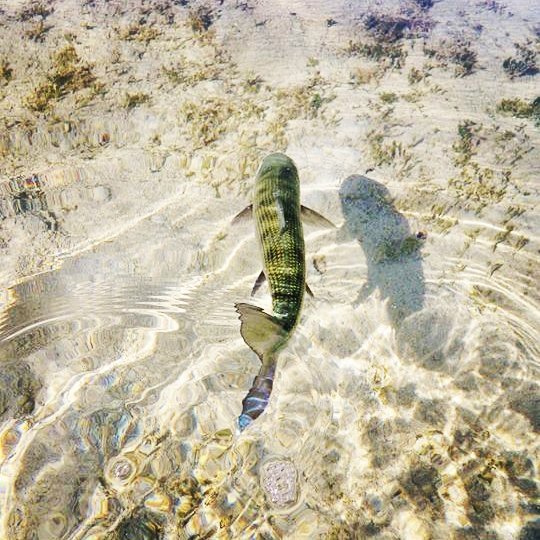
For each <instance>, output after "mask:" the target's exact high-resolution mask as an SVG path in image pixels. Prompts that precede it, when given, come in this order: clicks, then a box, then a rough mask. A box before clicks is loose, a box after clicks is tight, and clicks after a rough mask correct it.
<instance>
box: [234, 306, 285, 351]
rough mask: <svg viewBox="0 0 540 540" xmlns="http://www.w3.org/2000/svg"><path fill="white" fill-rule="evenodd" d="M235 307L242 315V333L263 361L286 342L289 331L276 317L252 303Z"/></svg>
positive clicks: (248, 344)
mask: <svg viewBox="0 0 540 540" xmlns="http://www.w3.org/2000/svg"><path fill="white" fill-rule="evenodd" d="M235 307H236V311H237V312H238V313H239V315H240V321H241V326H240V334H242V337H243V338H244V341H245V342H246V345H247V346H248V347H249V348H250V349H251V350H252V351H253V352H254V353H255V354H256V355H257V356H258V357H259V358H260V359H261V361H263V357H264V356H266V355H269V354H273V353H275V352H276V351H277V350H278V349H279V348H280V346H281V345H282V344H283V343H285V341H286V338H287V333H286V332H285V330H284V329H283V327H282V326H281V324H280V323H279V321H278V320H277V319H276V318H275V317H272V316H271V315H268V313H265V312H264V311H263V310H262V309H261V308H260V307H257V306H252V305H251V304H236V305H235Z"/></svg>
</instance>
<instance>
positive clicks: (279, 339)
mask: <svg viewBox="0 0 540 540" xmlns="http://www.w3.org/2000/svg"><path fill="white" fill-rule="evenodd" d="M236 311H238V313H239V315H240V321H241V326H240V333H241V334H242V337H243V338H244V341H245V342H246V344H247V345H248V346H249V347H250V348H251V350H252V351H253V352H255V354H256V355H257V356H258V357H259V359H260V360H261V363H262V365H261V369H260V370H259V373H258V374H257V376H256V377H255V379H253V384H252V385H251V388H250V390H249V392H248V393H247V395H246V397H245V398H244V399H243V401H242V414H240V416H239V418H238V427H239V428H240V431H243V430H244V429H245V428H246V427H247V426H249V425H250V424H251V422H253V420H255V419H256V418H258V417H259V416H260V415H261V414H262V413H263V412H264V410H265V409H266V406H267V405H268V402H269V401H270V394H271V392H272V385H273V384H274V373H275V367H276V353H277V352H278V351H279V350H280V349H281V348H282V347H283V345H285V343H286V341H287V339H288V336H289V334H288V332H287V331H286V330H285V329H284V328H283V326H282V324H281V322H280V321H279V319H277V318H276V317H273V316H272V315H269V314H268V313H265V312H264V311H263V310H262V309H261V308H260V307H257V306H253V305H251V304H236Z"/></svg>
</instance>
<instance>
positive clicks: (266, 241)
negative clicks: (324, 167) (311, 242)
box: [253, 154, 306, 337]
mask: <svg viewBox="0 0 540 540" xmlns="http://www.w3.org/2000/svg"><path fill="white" fill-rule="evenodd" d="M253 217H254V219H255V226H256V230H257V239H258V242H259V246H260V250H261V253H262V258H263V266H264V274H265V276H266V279H267V280H268V285H269V287H270V294H271V296H272V311H273V313H274V316H275V317H276V318H277V319H278V320H279V321H280V323H281V325H282V327H283V329H284V330H285V332H286V333H287V334H288V335H290V333H291V332H292V330H293V329H294V327H295V326H296V324H297V322H298V318H299V316H300V310H301V308H302V301H303V299H304V291H305V283H306V262H305V259H306V257H305V248H304V234H303V231H302V221H301V219H300V181H299V178H298V171H297V169H296V166H295V164H294V163H293V161H292V160H291V159H290V158H288V157H287V156H286V155H284V154H271V155H270V156H268V157H267V158H266V159H265V160H264V161H263V163H262V165H261V167H260V170H259V174H258V175H257V178H256V182H255V194H254V199H253ZM287 337H288V336H287Z"/></svg>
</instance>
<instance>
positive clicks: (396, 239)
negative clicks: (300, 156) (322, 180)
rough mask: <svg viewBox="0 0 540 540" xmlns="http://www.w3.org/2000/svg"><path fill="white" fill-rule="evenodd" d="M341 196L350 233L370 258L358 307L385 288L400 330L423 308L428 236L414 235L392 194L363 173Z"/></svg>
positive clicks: (343, 187)
mask: <svg viewBox="0 0 540 540" xmlns="http://www.w3.org/2000/svg"><path fill="white" fill-rule="evenodd" d="M339 198H340V201H341V208H342V211H343V216H344V217H345V225H344V227H345V228H346V230H347V232H348V233H349V234H350V235H351V236H352V237H354V238H356V239H357V240H358V241H359V243H360V245H361V247H362V249H363V251H364V254H365V257H366V261H367V281H366V283H365V284H364V285H363V286H362V288H361V289H360V291H359V293H358V296H357V297H356V300H355V301H354V304H355V305H358V304H360V303H362V302H364V301H365V300H366V299H367V298H368V297H369V296H370V295H371V294H372V293H373V292H374V291H375V289H379V292H380V295H381V298H382V299H387V300H388V302H387V313H388V317H389V319H390V321H391V323H392V325H393V326H394V327H395V328H399V326H400V324H401V322H402V321H403V320H404V319H405V318H406V317H408V316H409V315H411V314H412V313H415V312H417V311H419V310H421V309H422V307H423V305H424V295H425V282H424V272H423V270H422V257H421V253H420V248H421V246H422V244H423V240H424V235H423V234H422V233H418V234H416V233H413V232H411V228H410V226H409V223H408V221H407V220H406V219H405V217H404V216H403V215H402V214H400V213H399V212H398V211H397V210H396V209H395V207H394V205H393V202H392V197H391V196H390V192H389V191H388V189H386V187H384V186H383V185H382V184H380V183H379V182H376V181H375V180H371V179H369V178H367V177H366V176H362V175H351V176H349V177H348V178H346V179H345V180H344V181H343V183H342V184H341V187H340V189H339Z"/></svg>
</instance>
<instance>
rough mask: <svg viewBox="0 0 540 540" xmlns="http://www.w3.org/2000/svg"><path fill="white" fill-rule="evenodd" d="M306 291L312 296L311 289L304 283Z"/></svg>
mask: <svg viewBox="0 0 540 540" xmlns="http://www.w3.org/2000/svg"><path fill="white" fill-rule="evenodd" d="M306 292H307V293H308V294H309V296H311V298H313V291H312V290H311V289H310V288H309V285H308V284H307V283H306Z"/></svg>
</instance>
